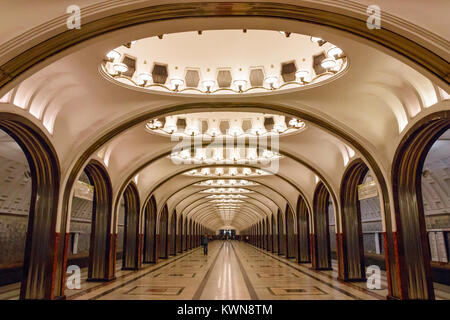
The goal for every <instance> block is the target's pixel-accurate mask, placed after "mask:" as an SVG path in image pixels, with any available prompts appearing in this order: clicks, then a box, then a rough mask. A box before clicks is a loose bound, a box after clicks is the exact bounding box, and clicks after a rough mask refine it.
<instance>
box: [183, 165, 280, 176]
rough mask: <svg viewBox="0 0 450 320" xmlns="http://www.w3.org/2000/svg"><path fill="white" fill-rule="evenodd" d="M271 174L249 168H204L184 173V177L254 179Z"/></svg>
mask: <svg viewBox="0 0 450 320" xmlns="http://www.w3.org/2000/svg"><path fill="white" fill-rule="evenodd" d="M270 174H271V173H270V172H268V171H265V170H261V169H252V168H248V167H243V168H236V167H225V168H221V167H217V168H202V169H200V170H198V169H193V170H190V171H187V172H185V173H184V175H188V176H194V177H211V176H216V177H252V176H264V175H270Z"/></svg>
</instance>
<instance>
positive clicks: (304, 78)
mask: <svg viewBox="0 0 450 320" xmlns="http://www.w3.org/2000/svg"><path fill="white" fill-rule="evenodd" d="M311 41H313V42H314V43H317V44H318V45H319V46H322V45H323V44H324V43H326V41H325V40H323V39H321V38H318V37H311ZM121 56H122V55H121V54H120V53H119V52H118V51H116V50H111V51H110V52H108V53H107V54H106V57H107V60H105V63H110V64H112V68H110V69H108V68H107V70H110V71H109V74H110V75H111V76H113V77H122V74H123V73H125V72H127V71H128V66H127V65H126V64H125V63H123V62H118V60H120V58H121ZM327 57H328V58H326V59H323V60H322V61H321V67H322V68H323V69H325V70H326V71H327V72H331V73H336V72H337V70H335V68H336V67H337V66H338V62H337V60H339V59H344V58H346V56H345V55H344V52H343V51H342V49H340V48H339V47H332V48H330V49H329V50H328V51H327ZM295 76H296V79H297V82H292V83H296V84H299V85H305V84H308V83H310V82H311V81H312V79H310V72H309V71H308V70H298V71H296V73H295ZM152 80H153V77H152V75H151V73H149V72H141V73H139V75H138V77H137V81H138V82H137V83H136V85H138V86H141V87H147V86H148V84H149V83H150V82H151V81H152ZM264 82H265V83H266V84H267V85H268V88H267V89H270V90H275V89H278V87H277V83H278V82H279V77H278V76H277V75H269V76H267V77H265V78H264ZM170 83H171V85H172V88H168V87H166V86H165V85H161V84H157V86H160V87H164V88H166V89H168V90H171V91H173V92H180V89H181V87H182V86H183V85H184V80H183V79H181V78H172V79H170ZM247 83H248V81H247V80H245V79H237V80H234V81H233V84H234V86H235V88H236V90H232V91H234V92H235V93H244V92H246V91H248V89H251V88H252V87H249V88H247ZM202 85H203V90H204V91H203V92H202V93H212V92H213V88H214V87H215V85H216V81H215V80H212V79H206V80H203V81H202Z"/></svg>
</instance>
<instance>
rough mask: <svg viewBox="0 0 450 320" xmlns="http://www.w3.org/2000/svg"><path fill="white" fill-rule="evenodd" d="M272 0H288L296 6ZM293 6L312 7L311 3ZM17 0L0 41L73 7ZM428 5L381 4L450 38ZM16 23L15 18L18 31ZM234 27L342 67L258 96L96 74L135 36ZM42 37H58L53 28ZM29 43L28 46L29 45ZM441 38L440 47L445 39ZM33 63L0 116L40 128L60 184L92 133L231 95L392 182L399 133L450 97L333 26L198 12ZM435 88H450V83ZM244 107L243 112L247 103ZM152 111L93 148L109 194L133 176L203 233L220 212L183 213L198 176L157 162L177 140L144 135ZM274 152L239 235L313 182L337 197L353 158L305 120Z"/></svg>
mask: <svg viewBox="0 0 450 320" xmlns="http://www.w3.org/2000/svg"><path fill="white" fill-rule="evenodd" d="M165 2H167V1H152V4H157V3H165ZM172 2H183V1H172ZM186 2H187V1H186ZM282 2H287V3H289V2H292V3H296V4H298V2H299V1H282ZM301 2H302V3H305V4H309V5H314V6H315V5H317V6H320V5H322V4H321V1H301ZM437 2H439V1H437ZM437 2H436V3H437ZM25 3H26V2H25V1H14V3H12V2H11V3H8V4H6V6H9V8H10V9H11V10H9V14H8V17H4V18H5V19H3V20H2V21H3V22H2V28H1V31H0V43H1V42H4V41H6V40H8V39H11V38H12V37H13V36H16V35H18V34H20V33H21V32H25V31H26V29H27V28H28V27H32V26H35V25H37V24H40V23H44V22H45V21H48V20H50V19H52V18H55V17H58V16H60V15H61V14H63V13H64V11H65V8H66V6H67V5H69V4H71V3H70V1H59V2H58V3H57V4H55V3H54V2H52V1H46V0H43V1H42V5H40V6H39V7H38V8H36V10H35V11H33V12H31V11H30V10H25V9H27V8H28V7H29V6H26V5H25ZM92 3H94V1H79V2H78V4H79V5H81V6H83V5H88V4H89V5H90V4H92ZM436 3H435V2H433V3H429V4H427V5H426V10H427V11H431V10H432V11H433V16H434V17H435V18H434V19H433V20H434V21H429V20H427V21H425V20H423V19H424V18H423V16H422V15H421V14H420V13H421V12H423V11H424V10H420V8H421V7H422V6H425V3H424V2H420V1H417V6H416V10H417V12H413V10H412V9H411V7H414V6H409V9H404V10H403V11H402V8H400V7H399V6H397V5H394V4H392V3H391V2H390V1H381V6H382V8H383V9H384V8H386V10H388V9H389V8H393V9H392V10H393V11H395V13H397V14H398V15H400V16H402V17H404V18H411V17H414V18H415V19H414V23H417V24H418V25H422V26H424V27H425V28H428V29H429V30H430V31H433V32H435V33H436V34H438V35H441V36H448V34H447V32H448V30H447V29H448V28H447V29H443V28H442V22H439V20H440V19H439V18H438V16H439V15H440V14H442V15H443V17H442V20H441V21H445V20H446V19H445V17H444V15H445V14H444V11H445V10H442V9H441V8H439V7H437V9H436V8H435V9H433V6H435V5H437V4H436ZM145 4H147V5H148V1H129V2H127V4H124V5H125V6H128V8H129V6H131V7H133V6H143V5H145ZM383 5H384V6H385V7H383ZM40 10H43V11H42V13H43V14H39V12H40ZM6 11H8V10H6ZM6 11H5V10H3V12H6ZM11 12H14V13H13V14H12V13H11ZM25 12H26V13H25ZM44 12H45V14H44ZM99 15H101V14H100V13H98V12H96V16H97V17H98V16H99ZM17 17H20V19H18V18H17ZM25 17H28V18H29V19H26V18H25ZM86 19H89V16H87V17H86ZM62 21H64V20H62ZM17 23H21V26H20V28H19V27H18V25H17ZM243 28H247V29H269V30H273V31H277V30H290V31H292V32H298V33H302V34H311V35H315V36H320V37H322V38H324V39H327V40H329V41H330V42H332V43H333V44H335V45H337V46H339V47H340V48H342V49H343V50H344V51H345V52H346V54H347V55H348V57H349V63H350V67H349V68H348V70H347V71H345V72H344V73H343V74H342V76H340V77H338V78H336V79H335V80H333V81H331V82H329V83H324V84H323V85H321V86H317V87H315V88H309V89H306V90H301V91H292V92H285V93H283V92H280V93H276V94H272V95H269V96H264V97H260V96H233V97H226V98H225V97H203V96H202V97H198V98H197V97H182V96H179V95H161V94H153V93H151V92H139V91H133V90H129V89H127V88H125V87H120V86H117V85H116V84H113V83H111V82H109V81H105V79H104V78H103V77H102V76H101V75H100V73H99V70H98V66H99V64H100V63H101V61H102V59H103V58H104V56H105V54H106V53H107V52H108V51H110V50H111V49H113V48H115V47H117V46H119V45H121V44H123V43H126V42H129V41H130V40H133V39H139V38H142V37H149V36H155V35H158V34H162V33H171V32H184V31H197V30H200V29H201V30H210V29H243ZM51 32H57V29H55V30H53V31H50V33H51ZM47 36H48V34H47ZM40 37H41V38H42V37H44V36H43V35H37V36H36V39H35V41H38V40H39V38H40ZM30 41H31V42H29V43H28V44H30V43H32V42H33V41H34V40H30ZM445 41H446V42H447V44H448V40H445ZM445 41H444V42H445ZM19 49H20V48H17V47H14V46H11V47H10V49H8V50H6V51H3V52H0V62H3V61H6V60H7V58H8V57H11V55H13V54H14V52H18V50H19ZM256 54H257V53H255V55H256ZM5 59H6V60H5ZM41 67H42V68H41V69H38V68H37V69H35V70H32V71H30V72H29V73H28V74H27V75H26V76H23V77H22V78H21V79H20V80H21V82H20V83H19V82H16V83H15V87H14V88H13V89H12V91H10V93H9V95H8V96H7V97H6V98H4V99H3V100H2V101H3V102H2V103H0V111H5V110H6V111H9V112H11V111H12V110H13V112H17V113H19V114H22V115H24V116H26V117H28V118H30V119H32V120H33V121H34V122H35V123H37V124H38V125H40V126H41V127H42V128H43V129H44V130H46V132H47V133H48V135H49V138H50V140H51V141H52V143H53V144H54V146H55V149H56V151H57V153H58V156H59V159H60V161H61V169H62V174H63V177H64V178H65V179H66V178H67V175H68V174H69V172H70V169H71V168H72V166H73V165H74V163H75V162H76V160H77V159H78V156H79V155H80V154H81V153H83V152H84V151H85V150H87V148H89V146H90V145H91V144H92V143H93V142H95V141H96V140H97V139H99V137H101V136H102V135H104V134H105V133H106V132H108V131H110V130H111V129H113V128H115V127H118V126H119V125H120V124H123V123H126V122H128V121H130V120H132V119H135V118H136V117H138V116H140V115H142V114H147V113H150V112H154V115H155V116H157V115H159V113H165V112H164V110H170V112H171V113H174V112H175V113H186V112H196V111H202V112H211V111H213V110H220V111H233V110H227V109H226V108H224V107H222V106H221V104H223V103H228V102H232V103H239V104H240V105H241V109H242V111H244V110H245V111H256V112H266V113H276V110H277V108H278V107H279V106H282V107H285V108H290V109H292V110H298V111H301V112H303V113H306V114H309V115H313V116H314V117H316V118H318V119H320V120H323V121H325V122H327V123H328V124H330V125H332V126H335V127H336V128H338V129H340V130H342V131H345V132H347V133H348V134H349V135H350V136H351V137H352V138H353V139H354V140H355V141H357V142H358V143H359V144H361V145H362V146H363V147H364V148H366V149H367V150H368V151H369V153H370V154H371V155H372V156H373V157H374V159H375V160H376V161H377V163H378V165H379V166H380V168H381V169H382V171H383V175H384V177H385V179H386V180H387V181H390V164H391V162H392V158H393V156H394V153H395V150H396V147H397V145H398V143H399V141H400V139H401V137H402V135H403V134H404V132H405V131H406V130H407V129H408V128H409V127H410V126H411V125H412V124H413V123H415V122H416V121H418V119H420V118H421V117H423V116H424V115H426V114H428V113H431V112H433V111H437V110H442V109H448V108H449V102H448V100H446V101H442V97H441V96H440V95H439V90H438V88H437V86H436V85H435V83H433V82H432V81H431V80H430V79H427V78H426V77H425V76H424V75H422V74H421V73H419V72H418V71H416V70H414V69H413V68H412V67H411V66H409V65H407V64H405V63H404V62H402V61H400V60H399V56H396V55H395V53H392V52H387V51H386V50H385V49H383V48H381V47H377V46H375V45H372V44H370V45H369V43H367V42H366V41H365V40H361V39H359V38H357V37H355V36H353V35H349V34H346V33H344V32H342V31H337V30H331V29H329V28H325V27H321V26H318V25H311V24H307V23H299V22H293V21H289V20H280V19H269V18H215V19H203V18H196V19H183V21H170V22H156V23H150V24H143V25H138V26H134V27H130V28H125V29H122V30H119V31H115V32H113V33H110V34H105V35H102V36H100V37H97V38H95V39H91V40H89V41H87V42H86V43H83V44H82V45H79V46H77V47H74V48H72V49H71V50H70V51H69V52H63V53H61V54H60V55H59V56H57V57H54V58H53V59H50V60H47V61H45V62H44V63H42V64H41ZM442 89H444V90H446V91H449V90H448V86H447V87H445V88H442ZM2 92H3V91H2ZM3 93H6V92H3ZM207 103H214V104H215V105H214V106H212V105H211V104H207ZM256 103H262V104H264V105H265V107H255V106H254V105H253V104H256ZM184 104H190V106H189V108H187V107H186V109H183V110H181V108H179V107H178V108H174V107H176V106H180V105H184ZM249 104H252V107H246V105H249ZM150 118H151V117H148V118H145V119H143V121H142V122H140V123H138V124H136V125H135V126H133V127H130V128H128V129H127V130H125V131H123V132H121V133H120V134H119V135H118V136H116V137H114V138H112V139H110V140H109V141H108V142H106V143H105V144H104V145H103V146H102V147H100V148H99V149H98V150H97V151H96V152H95V153H94V154H93V155H92V157H96V158H98V159H100V160H101V161H104V163H105V164H106V165H107V168H108V172H109V174H110V176H111V180H112V183H113V189H114V192H115V197H118V196H120V194H119V190H121V187H122V186H123V185H124V184H126V183H127V182H128V181H130V180H132V179H135V177H136V175H137V179H136V180H137V185H138V189H139V193H140V196H141V199H142V200H144V199H147V198H148V197H149V196H150V195H154V196H155V198H156V200H157V204H158V208H162V207H163V205H164V204H165V203H166V202H167V204H168V205H169V209H170V210H173V209H176V210H177V213H180V214H181V213H183V214H189V215H191V216H193V217H196V219H200V220H201V221H204V222H205V225H206V226H208V227H210V228H212V229H217V228H219V227H221V226H223V224H222V221H221V220H220V217H218V216H217V214H216V213H215V212H214V211H211V208H209V207H210V206H208V205H205V207H199V208H197V209H194V208H192V207H193V205H192V203H194V202H195V201H199V202H201V200H199V198H198V197H200V194H197V193H196V190H198V187H193V186H191V184H193V183H195V182H198V181H201V180H202V178H198V177H188V176H184V175H181V173H182V172H184V171H186V170H188V169H190V168H194V166H192V165H181V166H179V165H174V164H173V163H172V162H171V161H170V160H169V159H168V158H167V155H168V154H169V153H170V151H171V149H172V148H173V146H174V145H175V142H170V140H169V139H168V138H167V137H164V136H159V135H153V134H149V133H148V132H147V131H146V130H145V123H146V121H148V120H149V119H150ZM280 153H281V154H283V155H284V156H285V157H284V158H283V159H281V160H280V161H279V169H278V171H277V174H276V175H273V176H264V177H258V178H252V179H248V180H254V181H256V182H258V183H260V184H261V185H260V186H256V187H251V189H254V190H255V191H256V190H257V191H258V193H257V195H255V198H256V200H253V199H252V200H248V201H247V200H246V205H247V204H248V208H247V207H246V209H245V212H246V213H245V214H243V215H242V217H236V221H235V222H234V223H235V227H236V228H238V229H239V230H242V229H245V228H246V227H248V226H249V225H250V224H251V222H256V221H257V217H260V218H263V217H265V216H266V214H273V213H274V212H276V211H277V210H278V209H280V210H281V211H282V212H283V211H284V210H285V207H286V204H287V203H289V204H290V205H291V207H292V208H295V206H296V201H297V197H298V195H299V194H300V192H301V193H303V194H304V195H305V197H306V200H307V201H308V203H309V204H310V205H311V203H312V198H313V193H314V188H315V186H316V183H317V182H318V181H319V179H323V180H324V181H326V182H327V184H328V185H329V187H330V191H332V192H333V193H334V194H335V195H338V192H339V186H340V180H341V177H342V174H343V172H344V170H345V168H346V165H347V164H348V163H349V161H351V160H352V159H354V158H356V157H360V156H361V154H360V152H359V151H358V150H357V149H356V148H355V147H354V146H352V145H351V144H350V143H349V142H348V141H343V140H342V139H341V138H339V137H338V136H336V135H335V134H334V133H332V132H331V131H329V130H328V129H326V128H323V127H319V126H318V125H316V124H314V123H310V122H307V129H306V130H304V131H302V132H300V133H298V134H294V135H290V136H285V137H280ZM63 186H64V184H63ZM141 202H143V201H141ZM253 202H255V203H253ZM191 209H192V210H191Z"/></svg>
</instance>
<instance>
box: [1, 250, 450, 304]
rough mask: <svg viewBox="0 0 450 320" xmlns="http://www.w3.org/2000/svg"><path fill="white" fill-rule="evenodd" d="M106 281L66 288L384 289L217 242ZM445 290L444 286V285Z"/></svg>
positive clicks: (196, 294)
mask: <svg viewBox="0 0 450 320" xmlns="http://www.w3.org/2000/svg"><path fill="white" fill-rule="evenodd" d="M120 267H121V265H120V262H118V264H117V266H116V270H117V272H116V277H117V279H116V280H114V281H111V282H108V283H98V282H86V281H85V280H86V276H87V270H86V269H83V270H82V283H81V289H80V290H67V289H66V296H67V299H70V300H85V299H90V300H97V299H100V300H235V299H240V300H355V299H356V300H367V299H371V300H377V299H385V297H386V293H387V290H386V282H385V280H386V279H385V275H384V274H382V289H381V290H368V289H367V288H366V286H365V283H344V282H342V281H339V280H337V279H336V277H337V272H336V270H335V269H336V265H335V264H334V265H333V267H334V268H333V269H334V270H332V271H325V272H324V271H314V270H311V265H309V264H301V265H299V264H297V263H295V261H293V259H286V258H283V257H281V256H279V255H277V254H272V253H269V252H267V251H265V250H261V249H258V248H255V247H253V246H251V245H248V244H246V243H242V242H237V241H214V242H212V243H210V245H209V254H208V255H207V256H204V255H203V250H202V249H201V248H196V249H193V250H190V251H187V252H185V253H183V254H179V255H177V256H172V257H170V258H169V259H163V260H161V261H160V262H158V263H157V264H154V265H153V264H152V265H145V267H144V268H142V269H141V270H139V271H124V270H120ZM441 286H442V285H441ZM18 289H19V285H18V284H13V285H9V286H5V287H1V288H0V299H17V298H18ZM436 293H437V298H438V299H450V291H449V290H448V287H447V286H442V287H439V288H436Z"/></svg>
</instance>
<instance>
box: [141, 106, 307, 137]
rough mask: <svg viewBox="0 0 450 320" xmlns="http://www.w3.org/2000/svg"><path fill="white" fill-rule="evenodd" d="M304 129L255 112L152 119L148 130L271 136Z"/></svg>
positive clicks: (288, 120) (183, 134) (287, 120)
mask: <svg viewBox="0 0 450 320" xmlns="http://www.w3.org/2000/svg"><path fill="white" fill-rule="evenodd" d="M305 128H306V124H305V122H303V121H302V120H300V119H297V118H293V117H288V116H284V115H275V114H263V113H256V112H217V111H216V112H199V113H190V114H179V115H174V116H166V117H163V118H159V119H152V120H151V121H149V122H148V123H147V124H146V129H147V130H148V131H149V132H154V133H158V134H162V135H173V136H180V137H187V136H190V137H192V136H193V137H202V138H206V139H209V138H212V137H214V138H219V137H223V138H230V137H252V136H274V135H285V134H291V133H298V132H300V131H302V130H304V129H305Z"/></svg>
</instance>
